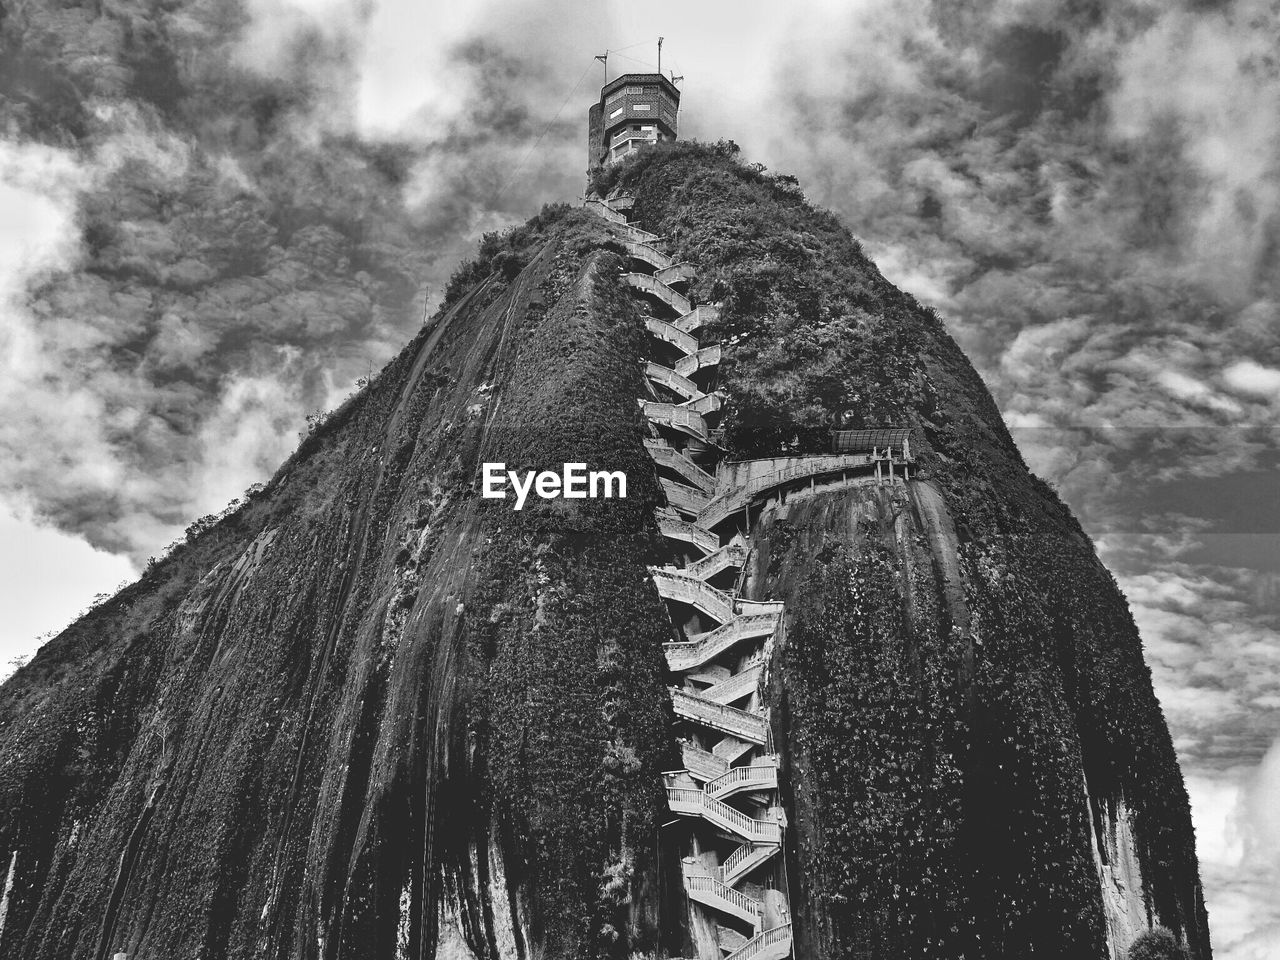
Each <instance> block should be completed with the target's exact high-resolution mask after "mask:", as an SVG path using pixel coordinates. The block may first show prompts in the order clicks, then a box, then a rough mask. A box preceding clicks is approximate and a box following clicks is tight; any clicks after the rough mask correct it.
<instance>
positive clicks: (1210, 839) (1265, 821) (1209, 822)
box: [1187, 740, 1280, 960]
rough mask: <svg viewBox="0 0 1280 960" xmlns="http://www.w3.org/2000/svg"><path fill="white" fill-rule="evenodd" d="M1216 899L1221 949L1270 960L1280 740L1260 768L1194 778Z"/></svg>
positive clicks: (1202, 849) (1195, 808)
mask: <svg viewBox="0 0 1280 960" xmlns="http://www.w3.org/2000/svg"><path fill="white" fill-rule="evenodd" d="M1187 790H1188V793H1189V794H1190V796H1191V805H1192V812H1193V815H1194V819H1195V826H1196V840H1197V848H1198V852H1199V855H1200V861H1201V866H1202V871H1203V872H1204V874H1205V877H1206V880H1207V882H1209V883H1211V884H1212V885H1213V887H1214V888H1215V890H1216V891H1217V895H1216V896H1215V897H1214V899H1212V900H1211V901H1210V921H1211V923H1212V924H1213V931H1214V948H1215V949H1214V954H1215V956H1219V957H1222V958H1223V960H1269V958H1271V957H1274V956H1276V949H1277V947H1280V907H1278V906H1277V903H1278V901H1277V899H1276V897H1275V892H1276V890H1277V889H1278V888H1280V812H1277V808H1276V804H1275V798H1276V796H1277V795H1278V793H1280V740H1277V741H1276V742H1274V743H1273V744H1272V745H1271V747H1270V749H1269V750H1268V751H1267V752H1266V754H1265V755H1264V756H1263V758H1262V760H1261V762H1259V763H1258V764H1257V765H1256V766H1254V765H1249V766H1242V767H1238V768H1234V769H1232V770H1230V771H1227V772H1226V773H1224V774H1222V775H1220V776H1218V777H1215V778H1212V779H1210V778H1207V777H1202V776H1191V777H1188V778H1187Z"/></svg>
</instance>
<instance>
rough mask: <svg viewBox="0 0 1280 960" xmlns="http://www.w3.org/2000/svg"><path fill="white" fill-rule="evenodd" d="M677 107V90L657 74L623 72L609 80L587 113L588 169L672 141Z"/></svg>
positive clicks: (678, 104)
mask: <svg viewBox="0 0 1280 960" xmlns="http://www.w3.org/2000/svg"><path fill="white" fill-rule="evenodd" d="M679 110H680V89H679V88H678V87H677V86H676V85H675V83H673V82H672V81H671V80H670V79H668V78H667V77H665V76H663V75H662V74H661V73H624V74H623V75H622V76H620V77H616V78H615V79H613V80H610V81H609V82H608V83H606V84H605V85H604V86H603V87H601V88H600V99H599V100H598V101H597V102H596V103H594V104H592V105H591V109H590V110H589V111H588V112H587V153H588V157H587V162H588V168H589V169H591V170H594V169H596V168H597V167H600V166H603V165H605V164H609V163H613V162H615V161H617V160H621V159H622V158H623V157H625V156H626V155H627V154H629V153H632V152H634V151H635V150H637V149H639V148H640V147H644V146H649V145H651V144H655V143H658V142H659V141H662V140H674V139H675V138H676V115H677V113H678V112H679Z"/></svg>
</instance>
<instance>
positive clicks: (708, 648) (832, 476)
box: [586, 193, 910, 960]
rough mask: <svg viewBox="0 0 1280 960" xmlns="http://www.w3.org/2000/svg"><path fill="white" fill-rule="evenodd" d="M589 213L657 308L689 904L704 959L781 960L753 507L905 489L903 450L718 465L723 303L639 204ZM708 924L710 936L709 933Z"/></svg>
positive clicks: (654, 403)
mask: <svg viewBox="0 0 1280 960" xmlns="http://www.w3.org/2000/svg"><path fill="white" fill-rule="evenodd" d="M586 206H587V207H588V208H589V209H591V210H593V211H595V212H596V213H598V214H599V215H600V216H602V217H603V218H604V219H605V220H606V221H608V222H609V224H610V225H611V226H610V230H611V231H613V232H614V233H615V234H617V235H618V236H619V238H620V240H621V242H622V245H623V246H624V248H625V249H626V251H627V254H628V256H629V258H630V261H631V263H630V267H629V268H628V270H627V271H626V272H624V273H623V275H622V280H623V282H624V283H626V284H627V285H628V286H630V287H631V288H632V289H633V290H634V292H635V295H636V297H637V299H638V301H639V302H640V303H641V304H642V305H644V306H647V308H648V309H647V311H646V313H647V315H646V319H645V326H646V328H647V329H648V331H649V333H650V334H651V339H650V344H651V356H650V357H649V358H648V359H647V361H646V363H645V369H644V372H645V377H646V383H647V386H648V392H649V395H648V396H646V397H639V398H637V400H638V402H639V404H640V406H641V408H642V410H643V412H644V415H645V418H646V419H647V421H648V423H649V431H650V436H649V438H647V439H646V440H645V446H646V448H647V449H648V451H649V454H650V456H651V457H652V459H653V463H654V467H655V469H656V470H657V471H658V474H659V477H660V479H661V481H662V486H663V489H664V490H665V492H666V495H667V503H668V506H667V507H666V508H664V509H661V510H659V511H658V513H657V517H656V519H657V522H658V528H659V530H661V532H662V534H663V535H664V536H665V537H666V538H667V540H668V543H669V544H670V545H671V549H672V553H673V554H675V555H676V556H677V557H679V558H681V559H680V562H679V563H672V564H668V565H667V566H664V567H654V568H652V569H651V574H652V576H653V581H654V585H655V586H656V587H657V589H658V593H659V594H660V595H661V596H662V597H663V598H664V599H666V600H667V601H668V605H669V609H670V610H671V614H672V621H673V623H675V624H676V626H677V629H678V631H679V633H680V635H681V636H682V638H683V639H681V640H678V641H674V642H671V643H667V644H665V645H664V647H665V649H664V653H665V655H666V660H667V666H668V668H669V669H670V671H671V673H672V675H673V678H674V679H675V680H676V681H677V684H676V685H674V686H672V688H671V703H672V707H673V709H674V712H675V714H676V717H677V718H678V720H679V721H680V724H681V727H682V730H683V735H682V737H681V741H682V748H683V761H684V768H683V769H681V770H675V771H671V772H669V773H667V774H666V779H667V802H668V805H669V806H670V808H671V811H672V812H673V813H675V814H677V815H679V816H681V817H688V818H691V819H692V820H693V821H694V824H695V828H694V830H693V832H692V834H691V839H690V840H689V846H688V848H687V851H686V852H687V855H686V856H685V857H684V861H683V875H684V888H685V893H686V894H687V896H688V899H689V905H690V907H689V908H690V911H691V912H692V913H693V914H694V916H695V919H701V920H702V921H704V922H701V923H695V924H693V925H692V926H693V928H694V929H695V930H700V931H704V933H703V934H695V937H696V939H697V946H698V952H699V957H700V960H748V958H759V960H782V958H785V957H789V956H791V954H792V936H791V920H790V914H789V908H788V905H787V898H786V894H785V874H784V872H783V870H782V866H781V858H780V857H778V856H777V854H778V853H779V852H780V851H781V849H782V842H783V831H784V829H785V825H786V818H785V814H784V811H783V809H782V806H781V803H780V800H779V796H778V758H777V756H776V755H775V754H774V752H773V746H772V734H771V731H770V727H769V717H768V711H767V709H766V708H765V707H764V706H763V702H762V701H763V696H762V693H763V688H764V686H765V684H766V683H767V681H768V669H769V663H770V660H771V657H772V652H773V646H774V644H775V643H777V642H780V641H781V638H782V636H783V629H784V615H783V607H782V604H781V603H776V602H768V601H763V602H761V601H749V600H744V599H741V598H740V597H739V596H738V586H739V581H740V579H741V571H742V570H743V569H744V567H745V566H746V564H747V561H748V559H749V557H750V554H751V549H752V539H751V529H752V523H751V521H752V516H751V509H752V507H753V506H754V505H760V504H762V503H763V504H764V505H768V504H769V502H771V501H773V502H776V505H777V506H778V507H781V506H782V505H783V503H784V500H785V498H786V497H787V496H796V495H800V496H804V495H805V491H808V492H809V493H812V492H814V491H816V490H817V489H818V488H819V484H821V488H822V489H824V490H826V489H831V488H832V487H836V486H845V485H852V484H862V483H866V482H869V481H872V480H873V479H874V481H875V482H879V481H880V477H881V473H882V468H883V467H884V466H885V465H886V463H887V465H888V475H889V477H890V478H892V479H897V477H898V476H900V477H901V478H902V479H904V480H905V479H906V478H907V463H908V462H909V461H910V454H909V450H908V449H906V448H905V446H904V448H903V449H902V450H900V451H897V452H895V451H894V450H892V449H886V450H873V451H872V452H871V453H856V454H845V455H839V456H836V455H829V456H828V455H820V456H804V457H780V458H774V459H769V460H753V461H742V462H738V463H727V462H724V459H723V451H722V450H721V449H720V447H719V439H720V438H719V434H718V432H717V430H716V428H715V425H714V424H715V421H716V419H717V418H718V417H719V414H720V409H721V405H722V398H721V396H720V394H719V393H717V392H716V390H715V389H714V386H713V385H714V381H715V373H716V370H717V368H718V365H719V363H720V358H721V348H720V346H719V345H718V344H711V345H708V346H703V345H702V344H701V342H700V341H699V339H698V337H697V336H696V332H697V331H698V330H700V329H701V328H703V327H704V326H706V325H708V324H711V323H714V322H715V321H716V320H717V319H719V316H720V308H719V305H717V304H705V303H704V304H696V303H695V302H694V301H693V299H692V298H691V295H690V287H691V286H692V285H693V284H694V283H695V281H696V280H697V271H696V269H695V268H694V266H693V265H691V264H688V263H677V262H675V261H673V260H672V259H671V257H669V256H668V255H667V254H666V253H664V252H663V250H662V246H663V242H662V240H661V238H659V237H658V236H656V235H655V234H652V233H648V232H647V231H644V230H641V229H639V228H638V227H635V226H633V225H631V224H629V223H628V222H627V216H626V214H625V213H624V212H623V211H625V210H630V209H631V206H632V201H631V198H629V197H625V196H619V195H617V194H616V193H615V194H612V195H610V196H609V197H608V198H604V199H602V198H599V197H590V198H588V199H587V201H586ZM676 286H680V287H681V288H682V290H679V291H678V290H676V289H675V287H676ZM895 466H897V467H899V468H900V469H899V472H898V474H897V475H895V473H894V467H895ZM758 515H759V513H758V512H757V514H756V516H758ZM739 518H741V519H742V521H743V522H742V523H741V525H739ZM700 911H701V912H702V916H701V917H698V913H699V912H700ZM706 931H715V933H714V937H713V938H712V939H711V940H708V939H707V935H706V934H705V932H706Z"/></svg>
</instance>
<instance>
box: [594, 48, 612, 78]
mask: <svg viewBox="0 0 1280 960" xmlns="http://www.w3.org/2000/svg"><path fill="white" fill-rule="evenodd" d="M596 59H597V60H599V61H600V62H601V63H603V64H604V82H605V83H606V84H607V83H608V82H609V51H608V50H606V51H605V52H604V54H603V55H602V56H601V55H597V56H596Z"/></svg>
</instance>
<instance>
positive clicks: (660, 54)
mask: <svg viewBox="0 0 1280 960" xmlns="http://www.w3.org/2000/svg"><path fill="white" fill-rule="evenodd" d="M658 73H659V74H661V73H662V38H661V37H659V38H658Z"/></svg>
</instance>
